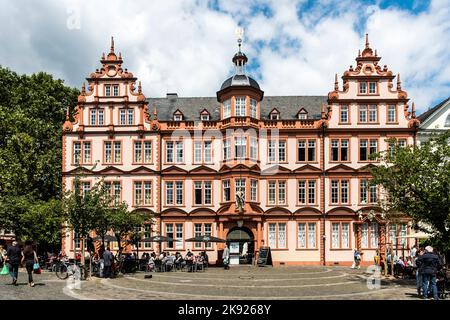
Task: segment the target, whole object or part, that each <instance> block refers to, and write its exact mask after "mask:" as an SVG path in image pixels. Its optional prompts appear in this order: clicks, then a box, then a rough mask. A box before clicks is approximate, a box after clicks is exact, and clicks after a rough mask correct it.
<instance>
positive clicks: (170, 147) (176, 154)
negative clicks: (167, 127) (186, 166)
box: [166, 141, 184, 163]
mask: <svg viewBox="0 0 450 320" xmlns="http://www.w3.org/2000/svg"><path fill="white" fill-rule="evenodd" d="M183 159H184V158H183V141H166V162H167V163H182V162H183Z"/></svg>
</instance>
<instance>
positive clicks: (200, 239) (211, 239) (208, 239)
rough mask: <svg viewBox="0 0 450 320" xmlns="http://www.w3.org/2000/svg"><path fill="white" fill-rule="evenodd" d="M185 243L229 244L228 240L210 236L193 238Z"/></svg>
mask: <svg viewBox="0 0 450 320" xmlns="http://www.w3.org/2000/svg"><path fill="white" fill-rule="evenodd" d="M185 241H187V242H205V243H207V242H220V243H225V242H227V240H224V239H220V238H216V237H213V236H209V235H201V236H196V237H193V238H189V239H186V240H185Z"/></svg>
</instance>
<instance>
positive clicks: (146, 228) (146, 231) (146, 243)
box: [144, 224, 152, 249]
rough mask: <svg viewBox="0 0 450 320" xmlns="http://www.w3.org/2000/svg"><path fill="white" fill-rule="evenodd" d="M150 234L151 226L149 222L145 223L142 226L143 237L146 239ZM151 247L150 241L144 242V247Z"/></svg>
mask: <svg viewBox="0 0 450 320" xmlns="http://www.w3.org/2000/svg"><path fill="white" fill-rule="evenodd" d="M151 236H152V226H151V225H150V224H146V225H145V226H144V238H145V239H148V238H150V237H151ZM151 247H152V243H151V242H144V248H146V249H149V248H151Z"/></svg>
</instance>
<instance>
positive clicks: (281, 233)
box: [268, 222, 287, 249]
mask: <svg viewBox="0 0 450 320" xmlns="http://www.w3.org/2000/svg"><path fill="white" fill-rule="evenodd" d="M268 232H269V246H270V247H271V248H274V249H286V248H287V241H286V239H287V238H286V232H287V230H286V223H285V222H278V223H269V230H268Z"/></svg>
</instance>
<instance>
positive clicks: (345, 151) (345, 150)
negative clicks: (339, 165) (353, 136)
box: [341, 139, 349, 161]
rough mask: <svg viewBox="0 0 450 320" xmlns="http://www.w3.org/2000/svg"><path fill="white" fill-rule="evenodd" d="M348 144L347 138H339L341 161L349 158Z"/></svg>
mask: <svg viewBox="0 0 450 320" xmlns="http://www.w3.org/2000/svg"><path fill="white" fill-rule="evenodd" d="M348 145H349V141H348V139H342V140H341V161H348V160H349V153H348Z"/></svg>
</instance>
